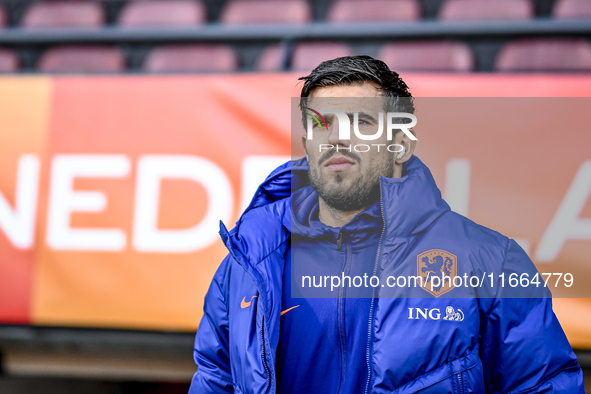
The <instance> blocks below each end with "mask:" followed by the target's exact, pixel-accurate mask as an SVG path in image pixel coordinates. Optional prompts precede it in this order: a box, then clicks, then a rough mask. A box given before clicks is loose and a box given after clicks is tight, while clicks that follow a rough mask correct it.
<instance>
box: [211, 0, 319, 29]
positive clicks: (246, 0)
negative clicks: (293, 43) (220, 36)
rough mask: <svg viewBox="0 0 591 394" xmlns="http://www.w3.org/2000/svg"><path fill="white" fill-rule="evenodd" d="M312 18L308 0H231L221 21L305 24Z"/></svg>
mask: <svg viewBox="0 0 591 394" xmlns="http://www.w3.org/2000/svg"><path fill="white" fill-rule="evenodd" d="M311 19H312V11H311V10H310V5H309V4H308V2H307V1H306V0H230V1H229V2H228V3H227V4H226V6H225V7H224V9H223V11H222V15H221V17H220V22H222V23H225V24H228V25H242V24H257V23H293V24H303V23H307V22H309V21H310V20H311Z"/></svg>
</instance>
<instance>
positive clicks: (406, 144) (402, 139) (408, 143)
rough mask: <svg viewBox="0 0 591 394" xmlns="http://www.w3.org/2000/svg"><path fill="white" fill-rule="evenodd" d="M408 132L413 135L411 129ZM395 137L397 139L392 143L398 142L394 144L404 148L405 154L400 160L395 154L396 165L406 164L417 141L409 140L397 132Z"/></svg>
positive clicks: (403, 134)
mask: <svg viewBox="0 0 591 394" xmlns="http://www.w3.org/2000/svg"><path fill="white" fill-rule="evenodd" d="M410 131H411V132H412V133H413V135H414V134H415V132H414V130H413V129H410ZM396 137H398V138H394V141H396V140H398V141H396V143H397V144H400V145H402V146H404V148H405V153H404V155H403V156H402V157H401V158H400V159H399V158H398V154H397V155H396V159H395V161H396V163H398V164H402V163H406V162H407V161H408V159H410V158H411V157H412V155H413V153H414V151H415V149H416V147H417V141H416V140H411V139H410V137H409V136H408V135H406V134H405V133H403V132H398V134H396Z"/></svg>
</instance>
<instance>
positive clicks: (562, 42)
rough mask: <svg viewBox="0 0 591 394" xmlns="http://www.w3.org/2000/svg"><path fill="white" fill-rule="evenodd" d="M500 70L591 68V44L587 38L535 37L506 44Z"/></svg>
mask: <svg viewBox="0 0 591 394" xmlns="http://www.w3.org/2000/svg"><path fill="white" fill-rule="evenodd" d="M495 70H497V71H591V44H590V43H589V42H588V41H586V40H584V39H576V38H574V39H568V38H531V39H521V40H516V41H512V42H509V43H508V44H505V46H503V48H501V51H500V52H499V54H498V55H497V58H496V60H495Z"/></svg>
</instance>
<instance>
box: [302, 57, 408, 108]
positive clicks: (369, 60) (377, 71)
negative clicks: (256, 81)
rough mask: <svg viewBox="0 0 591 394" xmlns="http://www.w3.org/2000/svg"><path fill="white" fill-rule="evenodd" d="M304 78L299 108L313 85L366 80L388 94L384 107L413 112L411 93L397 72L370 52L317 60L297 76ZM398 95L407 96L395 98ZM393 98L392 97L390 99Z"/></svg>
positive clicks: (341, 83)
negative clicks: (310, 68)
mask: <svg viewBox="0 0 591 394" xmlns="http://www.w3.org/2000/svg"><path fill="white" fill-rule="evenodd" d="M299 79H300V80H302V81H305V82H304V86H303V87H302V92H301V94H300V108H304V107H306V105H307V103H308V96H309V95H310V94H311V93H312V91H313V90H314V89H317V88H321V87H324V86H334V85H353V84H358V83H363V82H367V81H371V82H374V83H376V84H378V85H379V86H380V87H379V89H381V90H383V92H384V96H385V97H386V98H387V99H386V103H385V107H386V110H388V111H392V112H407V113H414V104H413V97H412V94H411V93H410V91H409V89H408V86H407V85H406V83H405V82H404V81H403V80H402V78H400V75H398V73H397V72H395V71H392V70H390V68H389V67H388V66H387V65H386V63H384V62H383V61H381V60H378V59H374V58H373V57H371V56H345V57H337V58H336V59H332V60H327V61H325V62H322V63H320V65H319V66H318V67H316V68H315V69H314V70H312V72H311V73H310V74H308V75H307V76H305V77H301V78H299ZM398 97H407V98H408V99H404V100H396V99H395V98H398ZM392 99H393V100H392Z"/></svg>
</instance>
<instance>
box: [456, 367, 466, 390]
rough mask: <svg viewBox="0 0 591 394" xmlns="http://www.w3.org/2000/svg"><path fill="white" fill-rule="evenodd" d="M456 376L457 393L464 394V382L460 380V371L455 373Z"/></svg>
mask: <svg viewBox="0 0 591 394" xmlns="http://www.w3.org/2000/svg"><path fill="white" fill-rule="evenodd" d="M456 376H457V377H458V387H459V388H460V391H459V394H464V382H463V380H462V373H461V372H460V373H458V374H456Z"/></svg>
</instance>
